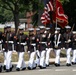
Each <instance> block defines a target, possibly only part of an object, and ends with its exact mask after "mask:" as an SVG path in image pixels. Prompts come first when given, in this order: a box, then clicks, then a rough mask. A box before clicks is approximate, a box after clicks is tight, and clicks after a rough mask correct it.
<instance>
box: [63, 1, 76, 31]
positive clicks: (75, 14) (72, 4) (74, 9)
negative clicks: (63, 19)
mask: <svg viewBox="0 0 76 75" xmlns="http://www.w3.org/2000/svg"><path fill="white" fill-rule="evenodd" d="M62 1H63V7H64V10H65V13H66V14H67V16H68V20H69V25H70V26H73V24H74V23H75V24H76V0H62ZM75 28H76V25H75V27H74V30H76V29H75Z"/></svg>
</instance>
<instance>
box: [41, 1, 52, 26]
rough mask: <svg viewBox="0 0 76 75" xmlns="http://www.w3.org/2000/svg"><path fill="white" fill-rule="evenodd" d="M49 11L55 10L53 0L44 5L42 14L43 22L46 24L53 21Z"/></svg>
mask: <svg viewBox="0 0 76 75" xmlns="http://www.w3.org/2000/svg"><path fill="white" fill-rule="evenodd" d="M49 11H53V5H52V3H51V1H49V2H48V4H46V6H45V7H44V12H43V14H42V16H41V22H42V24H44V25H46V24H50V22H51V20H50V15H49Z"/></svg>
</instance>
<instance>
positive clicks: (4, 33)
mask: <svg viewBox="0 0 76 75" xmlns="http://www.w3.org/2000/svg"><path fill="white" fill-rule="evenodd" d="M6 33H7V25H5V26H4V32H3V33H2V37H3V42H2V49H3V55H4V66H3V69H4V70H6V54H7V51H5V48H4V44H5V36H6Z"/></svg>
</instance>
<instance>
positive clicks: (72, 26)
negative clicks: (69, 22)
mask: <svg viewBox="0 0 76 75" xmlns="http://www.w3.org/2000/svg"><path fill="white" fill-rule="evenodd" d="M74 26H75V23H74V24H73V26H72V29H71V32H72V31H73V29H74Z"/></svg>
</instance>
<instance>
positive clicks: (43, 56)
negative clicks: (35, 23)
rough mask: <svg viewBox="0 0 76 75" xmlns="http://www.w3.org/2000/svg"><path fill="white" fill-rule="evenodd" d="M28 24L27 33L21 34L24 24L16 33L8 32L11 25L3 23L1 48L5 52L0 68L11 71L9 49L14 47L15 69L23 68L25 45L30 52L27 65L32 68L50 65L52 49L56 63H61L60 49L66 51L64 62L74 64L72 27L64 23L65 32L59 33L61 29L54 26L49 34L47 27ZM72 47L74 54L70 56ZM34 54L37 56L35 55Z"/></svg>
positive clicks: (75, 39) (75, 47)
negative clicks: (30, 26)
mask: <svg viewBox="0 0 76 75" xmlns="http://www.w3.org/2000/svg"><path fill="white" fill-rule="evenodd" d="M35 30H36V33H35V32H34V28H28V31H29V34H28V35H26V34H24V28H23V27H22V26H21V25H20V26H19V28H18V33H17V34H15V32H11V26H10V25H5V27H4V32H0V49H1V51H2V52H3V55H4V65H3V66H2V65H1V64H0V72H2V67H3V69H4V70H5V71H6V72H10V71H12V68H13V65H12V62H11V60H12V59H11V57H12V52H13V50H15V51H16V52H17V53H18V63H17V65H16V70H17V71H20V70H25V69H26V64H25V61H24V58H23V57H24V53H25V50H26V48H25V46H26V47H27V52H28V55H29V61H28V67H27V69H29V70H33V69H36V67H37V66H38V67H39V68H40V69H45V68H46V67H48V66H49V58H50V52H51V51H52V50H54V52H55V66H56V67H57V66H60V52H61V49H64V50H65V51H66V58H67V60H66V66H71V64H76V32H72V31H71V27H70V26H66V27H65V32H64V33H63V34H61V29H60V28H56V29H55V33H54V34H52V33H51V31H50V28H49V27H45V26H39V27H38V28H36V29H35ZM71 51H72V53H73V58H72V60H71V54H70V53H71ZM35 57H36V59H35Z"/></svg>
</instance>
